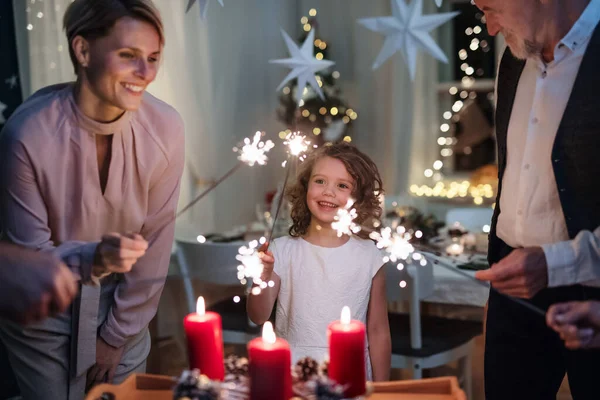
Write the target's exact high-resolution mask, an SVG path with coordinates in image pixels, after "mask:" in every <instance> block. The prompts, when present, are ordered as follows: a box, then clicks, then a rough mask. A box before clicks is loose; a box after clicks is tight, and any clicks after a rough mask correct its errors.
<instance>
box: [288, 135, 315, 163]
mask: <svg viewBox="0 0 600 400" xmlns="http://www.w3.org/2000/svg"><path fill="white" fill-rule="evenodd" d="M283 144H284V145H285V146H287V148H288V153H289V154H290V155H291V156H294V157H298V159H299V160H300V161H304V159H305V158H306V151H307V150H308V147H309V146H310V141H309V140H306V136H305V135H303V134H302V133H300V132H290V133H288V134H287V136H286V137H285V140H284V141H283Z"/></svg>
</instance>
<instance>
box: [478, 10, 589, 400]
mask: <svg viewBox="0 0 600 400" xmlns="http://www.w3.org/2000/svg"><path fill="white" fill-rule="evenodd" d="M475 4H476V5H477V7H479V8H480V9H481V10H482V11H483V12H484V14H485V17H486V23H487V29H488V32H489V33H490V34H491V35H496V34H497V33H502V34H503V35H504V37H505V39H506V42H507V44H508V48H507V50H506V51H505V53H504V56H503V57H502V61H501V63H500V68H499V70H498V81H497V90H496V101H497V105H496V137H497V145H498V171H499V186H498V197H497V200H496V208H495V212H494V216H493V219H492V229H491V232H490V244H489V253H488V258H489V262H490V265H491V266H492V267H491V268H490V269H489V270H487V271H482V272H479V273H478V274H477V278H478V279H481V280H485V281H489V282H491V284H492V286H493V287H494V288H495V289H496V290H494V291H491V292H490V297H489V301H488V314H487V324H486V349H485V392H486V399H487V400H494V399H511V400H512V399H536V400H537V399H540V400H545V399H555V398H556V393H557V391H558V389H559V387H560V385H561V382H562V380H563V378H564V376H565V372H566V373H567V374H568V378H569V383H570V387H571V393H572V395H573V398H574V399H575V400H580V399H598V398H600V386H599V381H598V377H599V376H600V375H599V371H600V350H585V351H583V350H576V351H574V350H570V349H568V348H566V347H565V345H564V343H563V342H562V341H561V338H560V336H559V335H558V334H557V333H556V332H555V331H554V330H552V329H551V328H550V327H548V326H547V325H546V321H544V318H541V317H540V316H539V315H536V314H535V313H532V312H531V311H530V310H529V309H528V308H526V307H523V306H522V305H520V304H516V303H515V302H513V301H510V299H509V298H508V296H514V297H520V298H524V299H527V301H530V302H531V303H533V304H534V305H536V306H537V307H541V308H544V309H548V308H549V307H550V306H551V305H552V304H556V303H561V302H568V301H586V300H600V287H599V286H600V268H599V266H598V264H599V263H600V229H599V227H600V186H599V182H600V27H597V26H598V21H599V20H600V0H475Z"/></svg>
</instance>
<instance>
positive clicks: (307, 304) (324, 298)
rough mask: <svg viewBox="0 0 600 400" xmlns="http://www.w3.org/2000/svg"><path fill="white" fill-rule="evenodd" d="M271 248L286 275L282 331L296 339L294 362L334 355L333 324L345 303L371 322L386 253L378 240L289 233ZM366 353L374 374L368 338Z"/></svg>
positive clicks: (280, 305)
mask: <svg viewBox="0 0 600 400" xmlns="http://www.w3.org/2000/svg"><path fill="white" fill-rule="evenodd" d="M271 251H272V252H273V255H274V257H275V265H274V271H275V273H276V274H277V275H278V276H279V277H280V279H281V287H280V290H279V296H278V298H277V310H276V320H275V330H276V333H277V335H278V336H279V337H282V338H284V339H286V340H287V341H288V342H289V343H290V346H291V349H292V361H293V362H296V361H297V360H298V359H300V358H302V357H305V356H309V357H312V358H314V359H315V360H317V361H319V362H321V361H323V359H324V358H325V357H326V355H327V354H328V344H327V326H328V325H329V323H331V322H332V321H335V320H339V319H340V314H341V311H342V308H343V307H344V306H348V307H350V310H351V312H352V319H355V320H359V321H362V322H363V323H365V324H366V323H367V311H368V306H369V298H370V293H371V283H372V280H373V277H374V276H375V274H376V273H377V271H379V268H381V266H382V265H383V261H382V255H381V253H380V251H379V250H378V249H377V247H376V246H375V244H374V243H373V242H372V241H370V240H364V239H360V238H358V237H354V236H353V237H351V238H350V240H348V242H346V243H345V244H344V245H342V246H339V247H335V248H327V247H320V246H316V245H313V244H311V243H309V242H307V241H306V240H304V239H302V238H292V237H289V236H286V237H281V238H278V239H276V240H275V241H274V242H273V245H272V246H271ZM365 356H366V357H365V359H366V368H367V377H368V379H372V370H371V361H370V357H369V351H368V340H367V345H366V347H365Z"/></svg>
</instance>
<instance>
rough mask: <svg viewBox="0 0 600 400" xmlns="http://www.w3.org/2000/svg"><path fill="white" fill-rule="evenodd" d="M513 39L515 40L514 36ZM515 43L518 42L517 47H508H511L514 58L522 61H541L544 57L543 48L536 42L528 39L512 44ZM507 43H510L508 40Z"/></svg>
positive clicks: (518, 40)
mask: <svg viewBox="0 0 600 400" xmlns="http://www.w3.org/2000/svg"><path fill="white" fill-rule="evenodd" d="M505 37H506V38H507V36H506V35H505ZM511 38H513V39H514V36H511ZM514 41H517V42H518V45H517V46H511V45H510V44H509V45H508V47H510V51H511V52H512V54H513V56H515V57H516V58H518V59H520V60H526V59H528V58H537V59H541V57H542V48H541V46H539V45H537V44H536V43H535V42H532V41H531V40H527V39H516V40H512V42H514ZM506 42H507V44H508V43H509V41H508V40H507V41H506Z"/></svg>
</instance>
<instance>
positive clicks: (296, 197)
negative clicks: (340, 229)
mask: <svg viewBox="0 0 600 400" xmlns="http://www.w3.org/2000/svg"><path fill="white" fill-rule="evenodd" d="M323 157H331V158H335V159H336V160H340V161H341V162H342V163H343V164H344V166H345V167H346V170H347V171H348V174H350V176H352V179H354V188H353V191H352V198H353V199H354V200H355V203H354V206H353V207H354V208H355V209H356V212H357V214H358V217H357V218H356V220H355V222H356V223H357V224H358V225H360V226H364V227H368V228H372V227H373V226H374V225H375V222H376V221H380V219H381V214H382V212H383V211H382V209H381V203H380V200H379V195H382V194H383V184H382V181H381V176H380V175H379V170H378V169H377V165H376V164H375V163H374V162H373V160H371V158H369V156H367V155H366V154H364V153H362V152H361V151H359V150H358V149H357V148H356V147H355V146H353V145H351V144H348V143H346V142H340V143H336V144H332V145H329V146H323V147H320V148H318V149H317V150H315V151H313V152H312V153H311V154H310V155H309V156H308V157H307V159H306V160H305V161H304V162H303V163H302V164H301V165H300V168H299V170H298V175H297V177H296V182H295V183H294V184H293V185H291V186H290V187H289V189H288V190H286V197H287V199H288V200H289V201H290V203H291V208H292V209H291V217H292V226H291V228H290V231H289V233H290V236H293V237H299V236H302V235H305V234H306V233H307V232H308V227H309V225H310V220H311V213H310V210H309V208H308V204H307V202H306V194H307V193H308V183H309V182H310V177H311V175H312V170H313V168H314V166H315V164H316V163H317V161H319V160H320V159H322V158H323ZM358 236H359V237H361V238H363V239H367V238H368V237H369V232H367V231H361V232H359V233H358Z"/></svg>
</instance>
